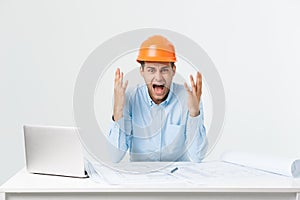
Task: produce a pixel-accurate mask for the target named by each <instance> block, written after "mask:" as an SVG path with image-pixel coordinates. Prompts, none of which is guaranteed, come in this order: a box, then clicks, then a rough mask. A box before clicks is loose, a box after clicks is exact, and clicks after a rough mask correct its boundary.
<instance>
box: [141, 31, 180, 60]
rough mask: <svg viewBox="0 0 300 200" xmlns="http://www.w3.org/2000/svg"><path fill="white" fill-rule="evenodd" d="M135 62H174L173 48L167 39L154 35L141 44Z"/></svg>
mask: <svg viewBox="0 0 300 200" xmlns="http://www.w3.org/2000/svg"><path fill="white" fill-rule="evenodd" d="M136 60H137V61H138V62H141V61H157V62H175V61H176V55H175V48H174V46H173V44H172V43H171V42H170V41H169V40H168V39H167V38H165V37H163V36H161V35H154V36H151V37H149V38H148V39H147V40H145V41H144V42H143V43H142V44H141V47H140V50H139V55H138V57H137V59H136Z"/></svg>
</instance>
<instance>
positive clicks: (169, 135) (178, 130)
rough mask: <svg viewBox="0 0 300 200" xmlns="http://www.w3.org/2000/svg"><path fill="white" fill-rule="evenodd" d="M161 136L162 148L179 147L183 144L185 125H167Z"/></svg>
mask: <svg viewBox="0 0 300 200" xmlns="http://www.w3.org/2000/svg"><path fill="white" fill-rule="evenodd" d="M163 135H164V139H163V143H164V146H166V147H167V146H171V147H176V146H177V147H181V146H182V145H184V143H185V125H175V124H167V125H166V130H165V132H164V134H163Z"/></svg>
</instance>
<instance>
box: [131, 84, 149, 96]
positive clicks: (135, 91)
mask: <svg viewBox="0 0 300 200" xmlns="http://www.w3.org/2000/svg"><path fill="white" fill-rule="evenodd" d="M146 88H147V86H146V84H141V85H136V86H131V87H128V88H127V90H126V96H127V97H130V98H132V97H134V96H137V95H142V94H143V92H145V91H147V89H146Z"/></svg>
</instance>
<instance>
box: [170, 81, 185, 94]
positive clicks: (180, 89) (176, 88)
mask: <svg viewBox="0 0 300 200" xmlns="http://www.w3.org/2000/svg"><path fill="white" fill-rule="evenodd" d="M173 92H174V93H175V94H182V95H184V94H186V91H185V88H184V85H183V84H180V83H175V82H174V83H173Z"/></svg>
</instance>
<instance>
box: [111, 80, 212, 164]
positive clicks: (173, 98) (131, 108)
mask: <svg viewBox="0 0 300 200" xmlns="http://www.w3.org/2000/svg"><path fill="white" fill-rule="evenodd" d="M187 101H188V94H187V92H186V90H185V88H184V86H183V85H179V84H176V83H172V84H171V87H170V92H169V94H168V97H167V99H166V100H165V101H163V102H162V103H160V104H159V105H157V104H155V103H154V102H153V100H152V99H151V97H150V96H149V93H148V89H147V86H146V84H144V85H140V86H137V87H136V88H134V89H129V90H128V91H127V92H126V103H125V107H124V111H123V117H122V118H121V119H119V120H118V121H116V122H114V121H113V122H112V126H111V129H110V132H109V135H108V139H109V141H110V143H111V144H112V145H113V146H114V147H115V148H116V149H117V151H115V150H113V151H111V154H112V155H111V156H112V160H113V161H114V162H119V161H120V160H122V158H123V157H124V155H125V153H126V152H127V150H128V149H129V153H130V160H131V161H193V162H200V161H201V160H202V159H203V158H204V156H205V154H206V151H207V137H206V129H205V127H204V123H203V120H204V116H203V106H202V102H201V103H200V115H198V116H197V117H191V116H190V115H189V111H188V107H187V106H188V104H187Z"/></svg>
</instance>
